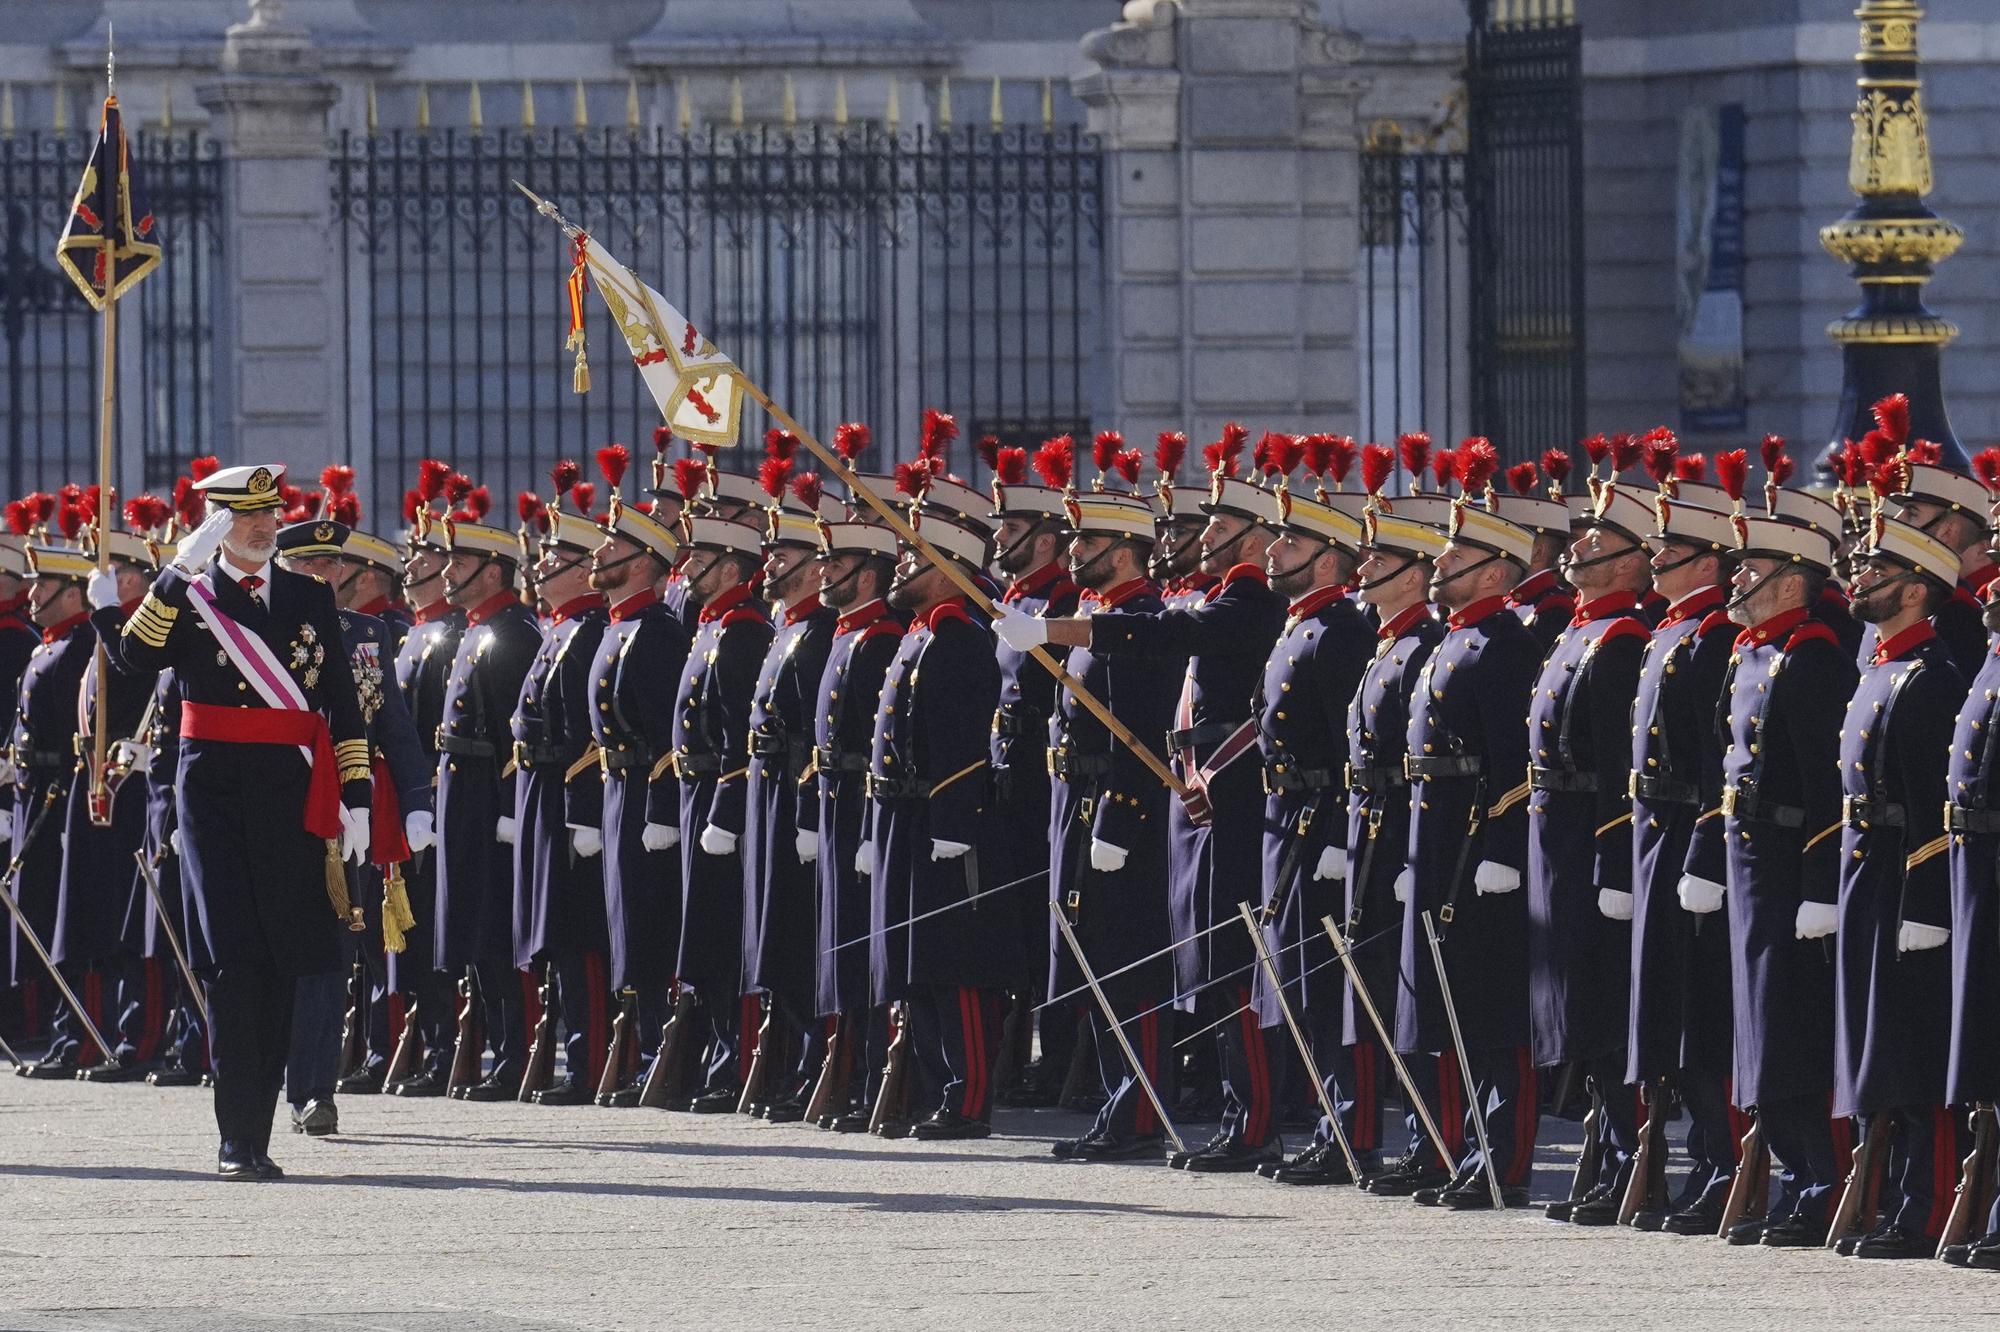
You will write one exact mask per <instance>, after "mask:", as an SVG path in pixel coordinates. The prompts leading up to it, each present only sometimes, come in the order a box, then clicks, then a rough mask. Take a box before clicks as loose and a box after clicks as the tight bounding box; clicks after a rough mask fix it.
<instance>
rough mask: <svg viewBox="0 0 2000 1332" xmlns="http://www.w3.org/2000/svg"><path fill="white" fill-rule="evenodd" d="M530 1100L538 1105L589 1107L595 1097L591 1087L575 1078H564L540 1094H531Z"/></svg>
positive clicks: (529, 1095)
mask: <svg viewBox="0 0 2000 1332" xmlns="http://www.w3.org/2000/svg"><path fill="white" fill-rule="evenodd" d="M528 1099H529V1100H530V1101H531V1102H533V1103H534V1104H536V1105H589V1104H590V1103H591V1101H592V1100H594V1099H595V1097H594V1096H593V1095H592V1094H591V1090H590V1088H589V1087H587V1086H584V1085H583V1084H581V1083H579V1082H578V1081H577V1080H576V1079H575V1078H564V1079H563V1080H562V1081H561V1082H556V1083H551V1084H550V1085H548V1086H546V1087H544V1088H542V1089H541V1090H540V1091H538V1092H530V1093H529V1094H528Z"/></svg>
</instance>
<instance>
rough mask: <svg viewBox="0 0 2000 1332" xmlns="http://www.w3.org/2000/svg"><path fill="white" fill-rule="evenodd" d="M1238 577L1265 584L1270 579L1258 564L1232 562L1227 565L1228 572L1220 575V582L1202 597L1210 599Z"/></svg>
mask: <svg viewBox="0 0 2000 1332" xmlns="http://www.w3.org/2000/svg"><path fill="white" fill-rule="evenodd" d="M1239 578H1240V579H1243V580H1245V581H1247V582H1254V583H1263V584H1265V585H1266V586H1268V585H1269V583H1270V580H1269V579H1267V578H1266V577H1265V576H1264V570H1263V569H1262V568H1260V567H1259V566H1257V565H1255V564H1233V565H1231V566H1230V567H1229V572H1228V573H1226V574H1224V575H1222V579H1221V581H1220V582H1218V583H1216V585H1215V586H1214V587H1211V588H1209V589H1208V591H1206V592H1205V593H1203V594H1202V596H1203V599H1204V600H1209V601H1212V600H1214V599H1215V598H1216V597H1219V596H1221V595H1222V594H1223V592H1224V591H1226V590H1227V589H1228V587H1229V585H1230V584H1231V583H1233V582H1235V581H1236V580H1237V579H1239Z"/></svg>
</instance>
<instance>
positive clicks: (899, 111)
mask: <svg viewBox="0 0 2000 1332" xmlns="http://www.w3.org/2000/svg"><path fill="white" fill-rule="evenodd" d="M882 119H883V120H884V121H886V122H887V123H888V126H889V128H890V129H895V128H896V126H897V125H898V124H900V123H901V122H902V119H903V108H902V103H901V101H900V99H899V98H898V97H897V95H896V76H895V75H894V74H891V75H890V76H889V105H888V107H887V108H886V109H885V110H884V111H883V113H882Z"/></svg>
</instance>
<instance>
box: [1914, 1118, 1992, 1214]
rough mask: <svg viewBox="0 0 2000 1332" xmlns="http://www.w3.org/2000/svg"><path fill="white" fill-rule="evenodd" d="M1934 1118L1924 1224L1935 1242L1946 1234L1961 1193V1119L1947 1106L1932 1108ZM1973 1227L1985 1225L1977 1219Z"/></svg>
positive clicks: (1932, 1121)
mask: <svg viewBox="0 0 2000 1332" xmlns="http://www.w3.org/2000/svg"><path fill="white" fill-rule="evenodd" d="M1931 1116H1932V1120H1931V1213H1930V1216H1929V1217H1928V1218H1926V1219H1925V1221H1924V1234H1925V1235H1927V1236H1929V1237H1930V1238H1931V1239H1936V1238H1937V1237H1938V1236H1940V1235H1942V1234H1944V1223H1945V1220H1946V1218H1948V1217H1949V1216H1950V1215H1951V1204H1952V1200H1953V1195H1954V1194H1956V1193H1957V1191H1958V1166H1959V1162H1958V1116H1957V1115H1955V1114H1953V1113H1952V1110H1951V1107H1950V1106H1948V1105H1935V1106H1932V1107H1931ZM1973 1224H1974V1225H1983V1224H1984V1222H1983V1221H1982V1220H1981V1219H1980V1218H1978V1217H1974V1218H1973Z"/></svg>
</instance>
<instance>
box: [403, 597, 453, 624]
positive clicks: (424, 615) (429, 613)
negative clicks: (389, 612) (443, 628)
mask: <svg viewBox="0 0 2000 1332" xmlns="http://www.w3.org/2000/svg"><path fill="white" fill-rule="evenodd" d="M449 614H451V603H450V602H449V601H433V602H432V603H431V604H430V605H428V606H425V607H424V608H423V609H422V610H417V609H414V608H413V609H412V610H411V611H410V615H411V616H412V617H413V618H414V619H415V620H416V622H417V623H418V624H435V623H437V622H438V621H439V620H442V619H443V618H444V617H445V616H447V615H449Z"/></svg>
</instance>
